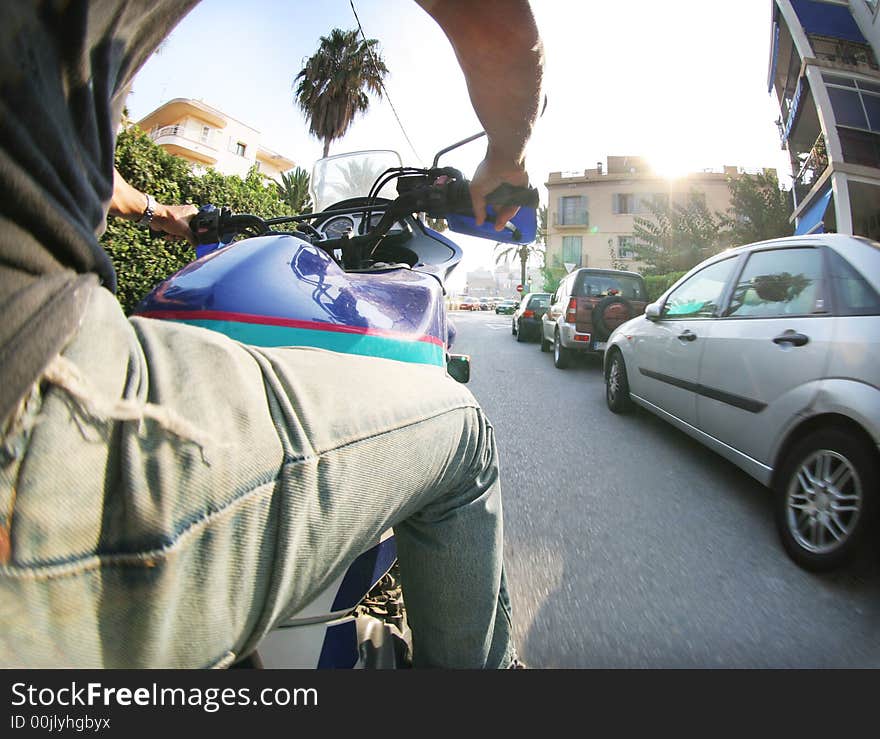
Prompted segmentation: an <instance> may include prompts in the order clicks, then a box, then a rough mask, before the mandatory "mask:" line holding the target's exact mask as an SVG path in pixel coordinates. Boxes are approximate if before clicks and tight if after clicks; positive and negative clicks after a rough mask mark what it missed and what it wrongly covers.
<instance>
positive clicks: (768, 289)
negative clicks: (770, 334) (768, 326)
mask: <svg viewBox="0 0 880 739" xmlns="http://www.w3.org/2000/svg"><path fill="white" fill-rule="evenodd" d="M822 261H823V260H822V251H821V249H816V248H810V247H807V248H798V249H771V250H768V251H756V252H753V253H752V254H750V255H749V259H748V261H747V262H746V266H745V267H744V268H743V271H742V274H741V275H740V277H739V279H738V280H737V283H736V287H735V288H734V290H733V295H732V296H731V299H730V306H729V307H728V309H727V312H726V313H725V315H727V316H730V317H733V318H773V317H777V316H804V315H810V314H812V313H817V312H818V313H824V312H825V300H824V296H823V292H822Z"/></svg>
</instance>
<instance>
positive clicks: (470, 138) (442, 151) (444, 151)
mask: <svg viewBox="0 0 880 739" xmlns="http://www.w3.org/2000/svg"><path fill="white" fill-rule="evenodd" d="M485 135H486V132H485V131H480V132H479V133H475V134H474V135H473V136H468V137H467V138H466V139H462V140H461V141H459V142H457V143H455V144H452V145H451V146H447V147H446V148H445V149H440V151H438V152H437V154H436V155H435V156H434V163H433V164H432V165H431V168H432V169H436V167H437V162H439V161H440V157H442V156H443V155H444V154H447V153H449V152H450V151H452V150H453V149H457V148H458V147H459V146H464V145H465V144H469V143H470V142H471V141H476V140H477V139H478V138H480V137H481V136H485Z"/></svg>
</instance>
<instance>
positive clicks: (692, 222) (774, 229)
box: [633, 172, 793, 275]
mask: <svg viewBox="0 0 880 739" xmlns="http://www.w3.org/2000/svg"><path fill="white" fill-rule="evenodd" d="M727 186H728V189H729V191H730V206H729V207H728V209H727V211H726V212H725V213H719V212H715V213H711V212H710V211H709V209H708V207H707V206H706V204H705V201H704V200H703V198H701V197H698V196H697V194H696V193H691V195H690V196H689V197H688V199H687V201H686V202H685V203H674V202H673V203H671V202H670V201H669V200H668V199H666V198H661V197H657V198H654V200H652V201H648V202H647V205H648V209H649V212H650V217H637V218H636V219H635V222H634V226H633V235H634V236H635V237H636V244H635V245H634V247H633V250H634V251H635V253H636V258H637V259H638V260H639V261H640V262H642V263H643V264H644V268H643V272H644V273H645V274H655V275H656V274H659V275H662V274H668V273H677V272H682V271H686V270H688V269H690V268H691V267H693V266H695V265H696V264H699V263H700V262H701V261H702V260H703V259H705V258H706V257H709V256H711V255H712V254H715V253H717V252H719V251H721V250H722V249H725V248H727V247H730V246H740V245H742V244H749V243H753V242H756V241H764V240H766V239H775V238H778V237H781V236H790V235H791V234H792V232H793V229H792V226H791V224H790V223H789V222H788V218H789V216H790V214H791V204H790V200H789V198H790V195H789V192H788V191H786V190H780V188H779V182H778V180H777V179H776V175H775V174H774V173H772V172H762V173H760V174H756V175H750V174H742V175H739V176H737V177H731V178H729V179H728V180H727Z"/></svg>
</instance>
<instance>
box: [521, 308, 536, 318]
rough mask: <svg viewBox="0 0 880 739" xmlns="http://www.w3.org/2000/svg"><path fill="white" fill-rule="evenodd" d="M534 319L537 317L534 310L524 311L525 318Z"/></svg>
mask: <svg viewBox="0 0 880 739" xmlns="http://www.w3.org/2000/svg"><path fill="white" fill-rule="evenodd" d="M534 317H535V311H533V310H524V311H523V318H534Z"/></svg>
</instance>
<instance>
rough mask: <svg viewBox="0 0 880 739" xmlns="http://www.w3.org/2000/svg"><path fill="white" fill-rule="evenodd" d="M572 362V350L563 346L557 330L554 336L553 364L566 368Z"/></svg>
mask: <svg viewBox="0 0 880 739" xmlns="http://www.w3.org/2000/svg"><path fill="white" fill-rule="evenodd" d="M570 364H571V350H570V349H566V348H565V347H564V346H562V340H561V339H560V338H559V332H558V331H557V332H556V333H555V334H554V336H553V365H554V366H555V367H556V369H566V368H567V367H568V366H569V365H570Z"/></svg>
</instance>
